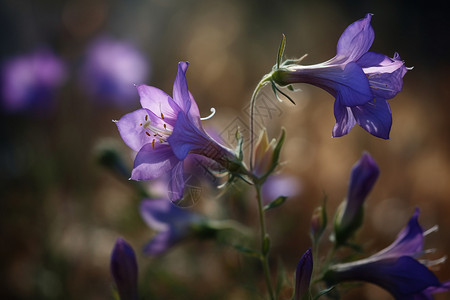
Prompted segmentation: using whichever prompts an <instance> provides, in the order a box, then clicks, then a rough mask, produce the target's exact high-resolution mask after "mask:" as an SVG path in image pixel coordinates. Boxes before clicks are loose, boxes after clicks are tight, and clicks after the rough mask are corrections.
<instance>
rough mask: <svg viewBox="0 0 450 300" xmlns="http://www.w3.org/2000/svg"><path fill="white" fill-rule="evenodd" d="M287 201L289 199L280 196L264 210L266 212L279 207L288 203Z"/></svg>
mask: <svg viewBox="0 0 450 300" xmlns="http://www.w3.org/2000/svg"><path fill="white" fill-rule="evenodd" d="M286 199H287V197H286V196H279V197H278V198H277V199H275V200H273V201H272V202H270V203H269V204H267V205H266V206H264V210H265V211H266V210H269V209H272V208H275V207H278V206H280V205H281V204H283V203H284V202H285V201H286Z"/></svg>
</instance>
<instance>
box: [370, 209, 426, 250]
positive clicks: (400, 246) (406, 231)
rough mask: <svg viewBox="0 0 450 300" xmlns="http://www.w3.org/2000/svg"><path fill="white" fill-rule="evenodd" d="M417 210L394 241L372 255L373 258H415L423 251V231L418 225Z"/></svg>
mask: <svg viewBox="0 0 450 300" xmlns="http://www.w3.org/2000/svg"><path fill="white" fill-rule="evenodd" d="M418 218H419V209H418V208H417V209H416V211H415V213H414V215H413V216H412V217H411V219H410V220H409V222H408V225H407V226H406V227H405V228H403V230H402V231H400V233H399V234H398V235H397V238H396V239H395V241H394V242H393V243H392V244H391V245H389V246H388V247H387V248H385V249H383V250H381V251H379V252H377V253H376V254H374V255H372V257H375V258H387V257H395V256H396V257H399V256H404V255H407V256H412V257H416V256H418V255H421V254H422V251H423V240H424V238H423V229H422V227H421V226H420V224H419V220H418Z"/></svg>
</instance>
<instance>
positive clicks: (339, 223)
mask: <svg viewBox="0 0 450 300" xmlns="http://www.w3.org/2000/svg"><path fill="white" fill-rule="evenodd" d="M379 174H380V169H379V168H378V165H377V163H376V162H375V160H374V159H373V158H372V156H370V154H369V153H363V155H362V156H361V159H360V160H359V161H358V162H356V164H355V165H354V166H353V168H352V172H351V175H350V184H349V186H348V192H347V199H346V200H345V201H344V202H343V203H342V205H341V207H340V208H339V210H338V213H337V215H336V219H335V238H336V242H337V243H338V244H343V243H345V241H346V240H347V238H348V237H350V236H351V235H352V234H353V233H354V232H355V231H356V230H357V229H358V228H359V227H360V226H361V224H362V218H363V204H364V201H365V199H366V197H367V195H368V194H369V192H370V191H371V190H372V187H373V186H374V184H375V182H376V181H377V179H378V175H379Z"/></svg>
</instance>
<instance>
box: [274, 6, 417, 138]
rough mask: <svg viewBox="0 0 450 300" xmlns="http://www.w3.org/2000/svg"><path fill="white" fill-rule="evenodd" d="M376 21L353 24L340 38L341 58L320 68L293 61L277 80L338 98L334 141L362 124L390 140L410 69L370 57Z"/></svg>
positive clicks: (398, 61) (396, 60) (398, 60)
mask: <svg viewBox="0 0 450 300" xmlns="http://www.w3.org/2000/svg"><path fill="white" fill-rule="evenodd" d="M371 18H372V15H371V14H367V15H366V16H365V17H364V18H363V19H361V20H358V21H356V22H354V23H352V24H351V25H350V26H348V27H347V29H346V30H345V31H344V33H343V34H342V35H341V37H340V38H339V41H338V44H337V53H336V56H335V57H333V58H332V59H330V60H328V61H326V62H323V63H320V64H316V65H309V66H304V65H299V64H297V63H296V62H295V61H292V60H287V61H285V62H284V63H283V64H281V66H280V67H279V68H278V69H275V70H274V71H273V73H272V75H271V80H272V81H273V82H275V83H276V84H278V85H280V86H286V85H290V84H293V83H309V84H312V85H315V86H317V87H320V88H322V89H324V90H325V91H327V92H329V93H330V94H331V95H333V96H334V97H335V98H336V100H335V102H334V116H335V118H336V124H335V126H334V128H333V136H334V137H339V136H343V135H345V134H347V133H348V132H349V131H350V129H352V128H353V126H354V125H355V124H356V123H357V124H359V125H360V126H361V127H362V128H364V129H365V130H366V131H368V132H369V133H371V134H372V135H374V136H377V137H380V138H383V139H388V138H389V132H390V129H391V125H392V115H391V110H390V107H389V104H388V102H387V101H386V100H388V99H391V98H393V97H394V96H395V95H396V94H397V93H398V92H400V91H401V89H402V86H403V76H404V75H405V73H406V72H407V70H408V68H406V67H405V65H404V62H403V61H402V60H401V58H400V56H399V55H398V54H397V53H395V54H394V57H393V58H390V57H388V56H386V55H383V54H379V53H375V52H368V51H369V48H370V47H371V45H372V43H373V40H374V37H375V35H374V31H373V28H372V26H371V25H370V21H371Z"/></svg>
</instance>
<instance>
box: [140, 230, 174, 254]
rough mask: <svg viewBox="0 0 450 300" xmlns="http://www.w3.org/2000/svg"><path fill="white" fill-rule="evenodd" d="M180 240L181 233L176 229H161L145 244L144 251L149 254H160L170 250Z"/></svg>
mask: <svg viewBox="0 0 450 300" xmlns="http://www.w3.org/2000/svg"><path fill="white" fill-rule="evenodd" d="M178 241H180V235H179V234H178V233H177V232H176V231H174V230H166V231H161V232H158V233H157V234H156V235H155V236H154V237H153V238H152V240H151V241H150V242H148V243H147V244H146V245H145V246H144V249H143V251H144V253H145V254H147V255H152V256H153V255H160V254H163V253H164V252H166V251H167V250H169V249H170V248H171V247H172V246H173V245H175V244H176V243H177V242H178Z"/></svg>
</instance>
